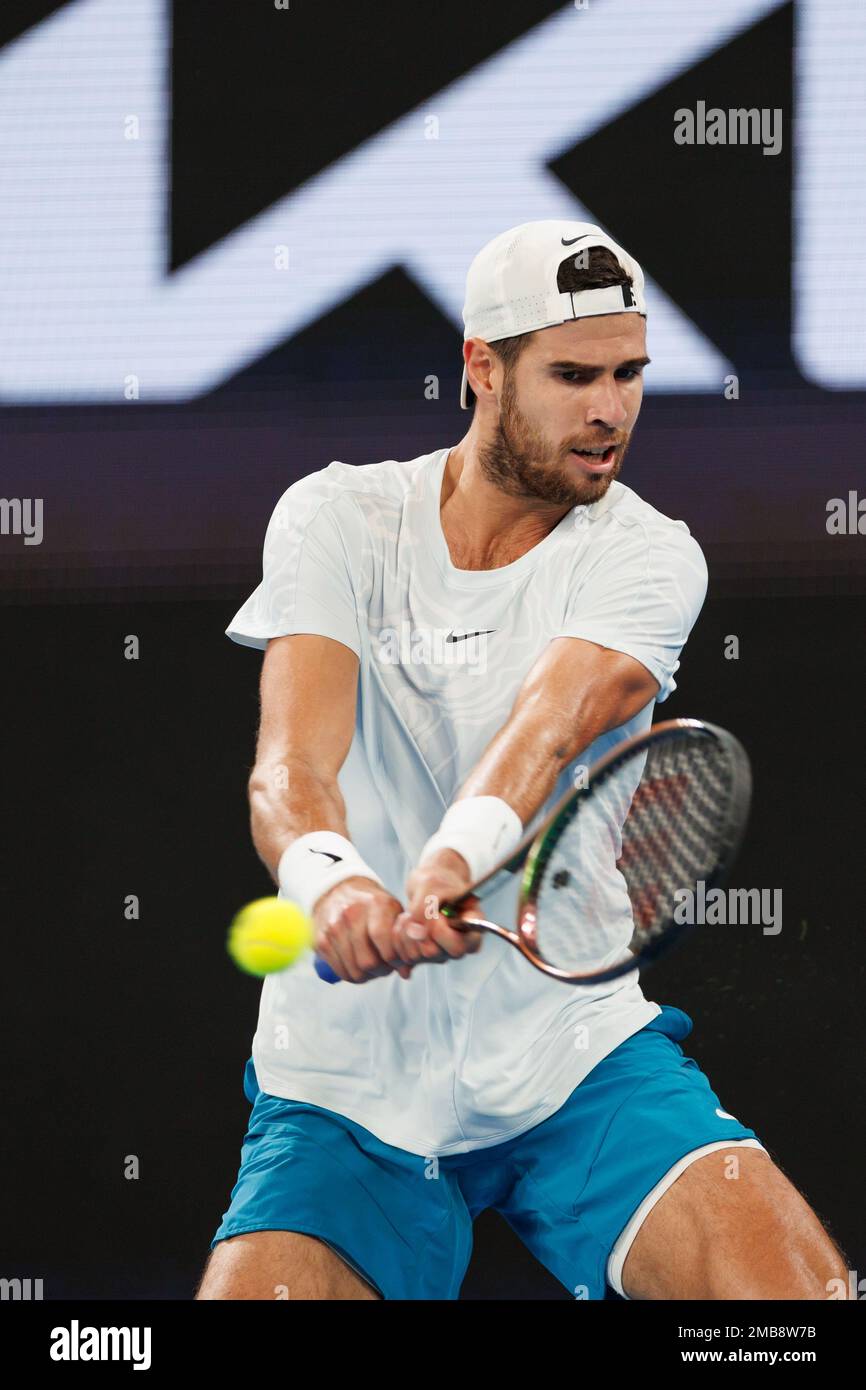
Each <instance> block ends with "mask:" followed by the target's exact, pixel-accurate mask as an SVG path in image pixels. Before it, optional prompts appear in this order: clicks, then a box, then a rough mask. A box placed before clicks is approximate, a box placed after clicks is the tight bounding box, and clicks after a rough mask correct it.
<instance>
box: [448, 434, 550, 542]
mask: <svg viewBox="0 0 866 1390" xmlns="http://www.w3.org/2000/svg"><path fill="white" fill-rule="evenodd" d="M569 511H571V507H563V506H562V505H557V504H555V503H550V502H544V501H543V500H542V499H541V498H528V497H526V498H525V497H509V496H508V495H507V494H506V493H504V492H502V491H501V490H500V489H499V488H497V487H494V485H493V484H492V483H490V482H489V481H488V480H487V478H485V476H484V474H483V472H482V471H481V464H480V462H479V460H478V455H477V452H476V450H475V448H474V447H473V444H472V441H471V440H470V436H469V435H467V436H466V437H465V438H464V439H463V440H461V442H460V443H459V444H458V445H456V446H455V448H453V449H452V450H451V452H450V454H449V456H448V459H447V460H446V464H445V468H444V471H443V475H442V491H441V495H440V498H439V519H440V523H441V526H442V533H443V535H444V536H445V540H446V542H447V544H448V549H449V551H450V552H451V559H452V563H453V564H455V565H456V566H457V568H458V569H498V568H499V567H500V566H502V565H508V564H512V563H513V562H514V561H515V560H519V559H520V557H521V556H522V555H525V554H526V553H527V551H529V550H532V549H533V547H534V546H536V545H538V544H539V542H541V541H543V540H544V538H545V536H549V535H550V532H551V531H552V530H553V529H554V527H556V526H558V525H559V523H560V521H561V520H562V518H563V517H564V516H565V515H566V513H567V512H569Z"/></svg>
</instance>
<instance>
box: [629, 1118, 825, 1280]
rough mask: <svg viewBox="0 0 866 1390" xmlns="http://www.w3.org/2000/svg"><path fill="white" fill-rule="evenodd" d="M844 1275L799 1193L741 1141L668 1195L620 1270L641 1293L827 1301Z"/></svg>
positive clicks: (705, 1161) (700, 1162)
mask: <svg viewBox="0 0 866 1390" xmlns="http://www.w3.org/2000/svg"><path fill="white" fill-rule="evenodd" d="M840 1278H841V1279H846V1278H847V1270H846V1267H845V1260H844V1257H843V1255H842V1253H841V1251H839V1249H838V1248H837V1246H836V1245H835V1244H834V1242H833V1241H832V1239H831V1238H830V1236H829V1235H828V1233H827V1231H826V1230H825V1229H824V1227H823V1226H822V1225H821V1222H820V1221H819V1219H818V1217H817V1216H816V1214H815V1212H814V1211H813V1210H812V1209H811V1207H810V1206H809V1205H808V1203H807V1202H806V1201H805V1199H804V1198H803V1197H802V1195H801V1194H800V1193H799V1192H798V1191H797V1189H796V1188H795V1187H794V1186H793V1184H792V1183H791V1182H790V1181H789V1179H788V1178H787V1177H786V1176H785V1174H784V1173H783V1172H782V1171H781V1169H780V1168H778V1167H777V1166H776V1164H774V1163H773V1162H772V1160H771V1159H770V1158H769V1156H768V1155H767V1154H766V1153H764V1152H762V1151H761V1150H759V1149H743V1148H741V1147H740V1146H739V1145H737V1144H733V1145H731V1148H730V1149H729V1150H728V1149H722V1150H717V1151H716V1152H714V1153H710V1154H705V1155H703V1156H702V1157H701V1158H699V1159H696V1160H695V1161H694V1162H693V1163H691V1164H690V1165H689V1166H688V1167H687V1168H686V1169H685V1170H684V1171H683V1172H682V1173H681V1174H680V1176H679V1177H678V1178H677V1180H676V1181H675V1182H674V1183H673V1184H672V1185H671V1186H670V1187H669V1188H668V1189H667V1191H666V1192H665V1193H663V1194H662V1196H661V1198H660V1199H659V1201H658V1203H657V1204H656V1206H655V1207H653V1209H652V1210H651V1211H650V1213H649V1215H648V1216H647V1218H646V1220H645V1221H644V1223H643V1225H642V1226H641V1228H640V1230H639V1231H638V1234H637V1236H636V1237H635V1240H634V1243H633V1245H632V1248H631V1250H630V1251H629V1254H628V1257H627V1259H626V1261H625V1265H624V1268H623V1273H622V1279H623V1287H624V1289H625V1291H626V1293H628V1295H629V1297H630V1298H639V1299H643V1298H649V1299H652V1298H664V1299H672V1298H687V1299H737V1298H745V1299H777V1298H778V1299H826V1298H829V1297H831V1291H832V1289H833V1288H835V1287H838V1286H837V1285H836V1284H835V1283H834V1281H836V1280H838V1279H840ZM832 1296H835V1297H838V1294H834V1295H832Z"/></svg>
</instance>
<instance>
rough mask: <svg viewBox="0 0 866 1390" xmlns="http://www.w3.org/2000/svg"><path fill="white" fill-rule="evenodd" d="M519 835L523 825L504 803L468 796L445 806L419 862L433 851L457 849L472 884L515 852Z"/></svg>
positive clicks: (490, 797) (521, 832)
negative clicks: (438, 823) (444, 810)
mask: <svg viewBox="0 0 866 1390" xmlns="http://www.w3.org/2000/svg"><path fill="white" fill-rule="evenodd" d="M522 835H523V823H522V821H521V819H520V817H519V816H518V814H517V812H516V811H515V810H514V809H513V808H512V807H511V806H509V805H508V802H507V801H503V800H502V798H501V797H499V796H467V797H464V798H463V800H462V801H455V802H454V805H453V806H449V807H448V810H447V811H446V812H445V815H444V816H443V817H442V824H441V825H440V826H439V829H438V830H437V831H436V833H435V835H432V836H431V837H430V839H429V840H428V841H427V843H426V845H425V846H424V848H423V849H422V851H421V856H420V858H419V860H418V863H419V865H420V864H421V863H423V861H424V860H425V859H426V858H427V857H428V855H431V854H433V853H435V852H436V850H440V849H453V850H456V851H457V853H458V854H462V855H463V858H464V859H465V860H466V863H467V864H468V865H469V872H470V874H471V876H472V882H473V883H475V882H476V881H477V880H478V879H480V878H483V877H484V876H485V874H488V873H489V872H490V870H491V869H493V868H495V866H496V865H497V864H498V863H499V861H500V859H504V858H505V856H506V855H507V854H508V853H509V851H510V850H512V849H514V847H515V845H517V844H518V843H519V841H520V838H521V836H522Z"/></svg>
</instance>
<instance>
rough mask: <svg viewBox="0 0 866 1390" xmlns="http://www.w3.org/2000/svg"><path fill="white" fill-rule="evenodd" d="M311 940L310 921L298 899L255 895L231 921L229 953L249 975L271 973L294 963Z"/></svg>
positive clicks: (311, 926) (308, 946)
mask: <svg viewBox="0 0 866 1390" xmlns="http://www.w3.org/2000/svg"><path fill="white" fill-rule="evenodd" d="M312 944H313V924H312V922H311V921H310V919H309V917H308V916H307V915H306V913H305V912H302V911H301V909H300V908H299V907H298V904H297V903H292V902H287V901H286V900H285V899H284V898H257V899H256V901H255V902H252V903H247V905H246V907H242V908H241V910H240V912H239V913H238V914H237V916H236V917H235V918H234V920H233V921H232V924H231V926H230V928H229V936H228V942H227V946H228V953H229V955H230V956H231V958H232V960H233V961H234V962H235V965H237V966H239V967H240V969H241V970H245V971H246V973H247V974H248V975H259V976H262V975H271V974H273V973H274V971H276V970H285V968H286V966H288V965H294V963H295V961H296V960H297V959H298V956H301V955H303V953H304V951H307V950H309V948H310V947H311V946H312Z"/></svg>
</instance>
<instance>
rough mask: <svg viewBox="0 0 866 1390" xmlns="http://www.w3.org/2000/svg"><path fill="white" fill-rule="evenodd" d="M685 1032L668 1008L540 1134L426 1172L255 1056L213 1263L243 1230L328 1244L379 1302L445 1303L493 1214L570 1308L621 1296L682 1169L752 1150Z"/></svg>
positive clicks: (426, 1163)
mask: <svg viewBox="0 0 866 1390" xmlns="http://www.w3.org/2000/svg"><path fill="white" fill-rule="evenodd" d="M691 1029H692V1020H691V1019H690V1018H689V1016H688V1015H687V1014H685V1013H683V1011H682V1009H676V1008H671V1007H670V1006H669V1005H663V1006H662V1012H661V1014H659V1015H658V1017H656V1018H654V1019H651V1020H650V1022H649V1023H648V1024H646V1026H645V1027H644V1028H641V1029H640V1030H639V1032H637V1033H634V1034H633V1035H632V1036H631V1037H630V1038H626V1040H625V1042H623V1043H620V1045H619V1047H617V1048H615V1049H614V1050H613V1052H611V1053H609V1055H608V1056H607V1057H605V1058H603V1059H602V1061H600V1062H599V1063H598V1064H597V1065H596V1066H595V1067H593V1069H592V1071H591V1072H590V1073H589V1074H588V1075H587V1076H586V1077H584V1079H583V1081H581V1082H580V1084H579V1085H578V1086H577V1087H576V1088H575V1090H574V1091H572V1093H571V1095H570V1096H569V1098H568V1100H567V1101H566V1102H565V1103H564V1104H563V1105H562V1106H560V1108H559V1110H557V1111H556V1112H555V1113H554V1114H553V1115H551V1116H549V1117H548V1119H546V1120H543V1121H542V1122H541V1124H538V1125H535V1126H534V1127H533V1128H532V1129H528V1130H526V1131H525V1132H524V1133H523V1134H519V1135H517V1136H516V1138H514V1139H509V1140H507V1141H506V1142H505V1143H503V1144H495V1145H492V1146H490V1147H489V1148H485V1149H475V1150H473V1151H472V1152H471V1153H468V1154H457V1155H449V1156H447V1157H441V1158H438V1159H436V1160H435V1161H434V1160H432V1159H431V1158H429V1157H428V1158H424V1157H422V1156H420V1155H418V1154H412V1153H407V1152H406V1151H405V1150H403V1149H398V1148H394V1147H393V1146H392V1145H390V1144H383V1143H382V1141H381V1140H379V1139H377V1138H376V1137H375V1136H374V1135H373V1134H371V1133H370V1131H369V1130H367V1129H364V1127H363V1126H362V1125H359V1124H355V1123H354V1121H352V1120H348V1119H346V1118H345V1116H343V1115H338V1114H336V1113H335V1112H334V1111H332V1110H325V1109H323V1108H322V1107H320V1106H317V1105H310V1104H308V1103H307V1102H306V1101H295V1100H282V1099H281V1098H280V1097H278V1096H271V1095H267V1094H265V1092H263V1091H260V1090H259V1087H258V1084H257V1081H256V1074H255V1069H254V1067H253V1060H252V1058H250V1059H249V1061H248V1062H247V1064H246V1069H245V1072H244V1093H245V1094H246V1096H247V1098H248V1100H250V1102H251V1103H252V1105H253V1108H252V1113H251V1115H250V1122H249V1128H248V1130H247V1134H246V1137H245V1138H244V1141H243V1147H242V1149H241V1166H240V1171H239V1173H238V1180H237V1182H236V1184H235V1186H234V1187H233V1189H232V1194H231V1200H230V1205H229V1209H228V1211H227V1212H226V1213H225V1215H224V1216H223V1219H222V1224H221V1225H220V1227H219V1230H218V1231H217V1233H216V1235H215V1236H214V1238H213V1240H212V1241H211V1249H213V1247H214V1246H215V1245H216V1244H217V1242H218V1241H221V1240H226V1239H227V1238H228V1237H230V1236H236V1235H241V1234H242V1233H244V1232H248V1231H274V1230H285V1231H298V1232H301V1233H303V1234H306V1235H310V1236H316V1237H318V1238H319V1239H320V1240H322V1241H324V1242H325V1243H326V1244H328V1245H330V1246H331V1247H332V1249H334V1250H335V1251H336V1252H337V1253H338V1254H340V1255H341V1256H342V1257H343V1258H344V1259H345V1260H346V1261H347V1263H348V1264H350V1265H351V1266H352V1267H353V1268H354V1269H355V1270H356V1271H358V1272H359V1273H360V1274H361V1275H362V1276H363V1277H364V1278H365V1279H366V1280H367V1282H368V1283H370V1284H372V1285H373V1287H374V1288H375V1289H377V1290H378V1292H379V1293H380V1294H381V1295H382V1297H383V1298H391V1299H454V1298H457V1297H458V1295H459V1293H460V1286H461V1284H462V1282H463V1279H464V1276H465V1274H466V1269H467V1267H468V1264H469V1258H470V1255H471V1253H472V1223H473V1221H474V1219H475V1217H476V1216H478V1215H479V1213H480V1212H482V1211H484V1210H486V1209H487V1208H488V1207H492V1208H493V1209H494V1210H496V1211H498V1212H500V1213H501V1214H502V1216H504V1217H505V1220H506V1221H507V1222H508V1224H509V1225H510V1226H511V1227H512V1228H513V1230H514V1231H515V1232H516V1233H517V1235H518V1236H519V1237H520V1239H521V1240H522V1241H523V1243H524V1245H526V1246H527V1248H528V1249H529V1250H530V1251H531V1253H532V1254H533V1255H534V1256H535V1257H536V1259H538V1260H539V1261H540V1262H541V1263H542V1264H543V1265H544V1266H545V1267H546V1268H547V1269H549V1270H550V1272H551V1273H552V1274H553V1275H554V1276H555V1278H557V1279H558V1280H559V1281H560V1282H561V1283H562V1284H563V1285H564V1286H565V1288H566V1289H568V1291H569V1293H571V1294H572V1295H573V1296H574V1297H576V1298H582V1299H584V1298H588V1299H602V1298H605V1297H615V1296H616V1294H617V1293H618V1294H621V1295H622V1294H623V1290H622V1286H621V1284H620V1281H619V1276H620V1274H621V1272H622V1265H623V1263H624V1260H625V1255H626V1254H627V1253H628V1246H629V1245H630V1244H631V1240H633V1239H634V1236H635V1235H636V1233H637V1230H638V1229H639V1225H640V1222H641V1221H642V1220H643V1218H644V1216H645V1215H646V1212H647V1211H648V1210H649V1209H650V1208H651V1206H652V1203H653V1201H654V1200H657V1199H658V1197H659V1196H660V1195H661V1193H662V1192H663V1191H664V1189H665V1187H666V1186H667V1185H668V1184H669V1182H671V1181H673V1179H674V1177H676V1176H677V1175H678V1173H679V1171H681V1169H682V1168H683V1167H684V1166H686V1163H687V1162H688V1161H690V1159H687V1158H686V1155H692V1154H694V1151H695V1150H698V1149H703V1147H704V1146H705V1145H714V1146H715V1147H718V1148H723V1147H726V1146H727V1145H728V1144H730V1143H735V1142H737V1141H741V1140H751V1141H752V1144H753V1146H754V1145H757V1140H756V1137H755V1132H754V1130H751V1129H748V1128H747V1127H746V1126H745V1125H742V1124H740V1122H739V1120H737V1119H735V1118H734V1117H733V1116H731V1115H729V1114H728V1113H727V1111H726V1110H724V1109H723V1107H722V1105H721V1102H720V1101H719V1098H718V1096H716V1095H715V1094H714V1093H713V1090H712V1088H711V1087H710V1083H709V1081H708V1080H707V1078H706V1076H705V1075H704V1073H703V1072H702V1071H701V1069H700V1067H699V1066H698V1064H697V1062H695V1061H694V1059H693V1058H691V1057H686V1056H685V1055H684V1053H683V1050H682V1048H681V1047H680V1046H679V1042H678V1039H680V1038H684V1037H685V1036H686V1035H687V1034H688V1033H690V1032H691ZM757 1146H758V1147H763V1146H762V1145H757ZM680 1160H682V1162H680ZM437 1169H438V1171H436V1170H437ZM611 1290H613V1293H611V1292H610V1291H611ZM623 1296H624V1295H623Z"/></svg>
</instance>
